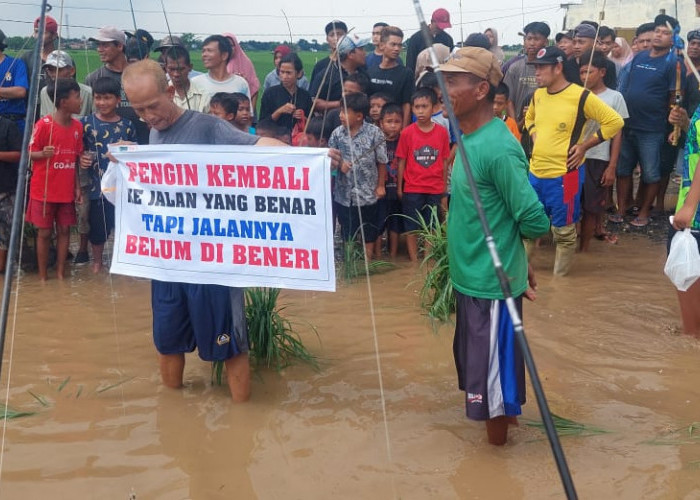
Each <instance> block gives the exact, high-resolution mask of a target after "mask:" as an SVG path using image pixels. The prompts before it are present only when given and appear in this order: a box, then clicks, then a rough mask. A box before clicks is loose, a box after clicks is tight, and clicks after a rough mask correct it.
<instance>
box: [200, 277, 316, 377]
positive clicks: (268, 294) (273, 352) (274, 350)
mask: <svg viewBox="0 0 700 500" xmlns="http://www.w3.org/2000/svg"><path fill="white" fill-rule="evenodd" d="M279 294H280V290H279V288H246V291H245V296H246V306H245V312H246V320H247V322H248V340H249V342H250V357H251V361H252V362H253V363H254V364H255V365H258V366H263V367H265V368H274V369H275V370H277V371H280V370H281V369H283V368H286V367H287V366H289V365H291V364H293V363H295V362H297V361H301V362H302V363H307V364H309V365H311V366H312V367H313V368H314V369H316V370H317V369H318V368H319V367H318V360H317V359H316V357H315V356H314V355H313V354H311V353H310V352H309V351H308V349H307V348H306V346H304V344H303V342H302V341H301V338H300V337H299V335H298V334H297V333H296V332H295V330H294V327H293V325H292V323H291V321H289V320H288V319H287V318H285V317H284V316H283V315H282V314H283V312H284V310H285V309H286V307H284V306H283V307H280V306H279V305H278V304H277V299H278V298H279ZM311 329H312V330H313V331H314V333H316V329H315V328H313V327H311ZM317 336H318V334H317ZM211 376H212V381H213V382H215V383H216V384H218V385H222V384H223V379H224V363H223V362H222V361H215V362H214V363H213V364H212V372H211Z"/></svg>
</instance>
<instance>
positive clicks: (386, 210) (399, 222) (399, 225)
mask: <svg viewBox="0 0 700 500" xmlns="http://www.w3.org/2000/svg"><path fill="white" fill-rule="evenodd" d="M377 228H378V229H379V234H382V233H383V232H384V230H388V231H391V232H394V233H402V232H403V217H401V200H387V199H386V198H380V199H379V200H377Z"/></svg>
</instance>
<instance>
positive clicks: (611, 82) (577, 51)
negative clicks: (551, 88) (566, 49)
mask: <svg viewBox="0 0 700 500" xmlns="http://www.w3.org/2000/svg"><path fill="white" fill-rule="evenodd" d="M595 38H596V28H595V27H594V26H591V25H590V24H584V23H581V24H579V25H578V26H576V28H574V44H573V50H574V53H573V55H572V56H571V57H570V58H569V59H567V60H566V62H564V78H566V79H567V81H569V82H571V83H575V84H577V85H583V82H582V81H581V66H583V65H586V64H588V61H582V60H581V56H582V55H583V54H585V53H586V52H588V51H589V50H594V49H595V46H596V44H595ZM613 40H614V38H613ZM603 83H605V86H606V87H608V88H609V89H613V90H615V89H616V88H617V69H616V67H615V63H614V62H612V61H611V60H610V59H607V61H606V63H605V78H603Z"/></svg>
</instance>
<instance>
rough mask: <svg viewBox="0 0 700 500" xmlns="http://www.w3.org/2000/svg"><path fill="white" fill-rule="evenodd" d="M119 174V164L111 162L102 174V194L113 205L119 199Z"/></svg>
mask: <svg viewBox="0 0 700 500" xmlns="http://www.w3.org/2000/svg"><path fill="white" fill-rule="evenodd" d="M118 176H119V165H118V164H117V163H112V162H110V163H109V165H108V166H107V170H105V173H104V174H102V182H101V183H100V184H101V188H102V194H103V195H104V197H105V198H107V201H109V202H110V203H111V204H112V205H114V204H115V202H116V200H117V177H118Z"/></svg>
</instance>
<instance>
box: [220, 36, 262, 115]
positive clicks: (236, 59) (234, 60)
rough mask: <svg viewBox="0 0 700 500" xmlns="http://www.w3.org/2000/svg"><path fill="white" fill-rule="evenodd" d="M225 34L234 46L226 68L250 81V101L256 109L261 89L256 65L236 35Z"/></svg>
mask: <svg viewBox="0 0 700 500" xmlns="http://www.w3.org/2000/svg"><path fill="white" fill-rule="evenodd" d="M223 35H224V36H225V37H226V38H228V39H229V40H231V46H232V47H233V55H232V56H231V59H230V60H229V62H228V66H226V69H227V70H228V72H229V73H230V74H232V75H239V76H242V77H243V78H245V81H246V82H248V87H250V102H251V105H252V107H253V109H255V106H256V104H257V101H258V90H260V80H258V75H257V74H256V73H255V67H254V66H253V63H252V62H251V60H250V59H249V58H248V56H247V55H246V53H245V52H244V51H243V48H242V47H241V46H240V45H239V44H238V39H237V38H236V36H235V35H234V34H233V33H224V34H223Z"/></svg>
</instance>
